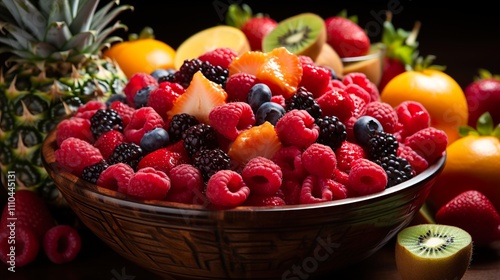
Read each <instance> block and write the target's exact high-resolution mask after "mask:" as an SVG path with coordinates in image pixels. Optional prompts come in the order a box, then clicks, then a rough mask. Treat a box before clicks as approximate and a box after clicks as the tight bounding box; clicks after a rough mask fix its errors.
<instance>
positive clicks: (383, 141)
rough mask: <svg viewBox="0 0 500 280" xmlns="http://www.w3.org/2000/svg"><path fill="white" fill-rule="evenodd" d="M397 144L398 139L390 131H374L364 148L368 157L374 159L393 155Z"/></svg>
mask: <svg viewBox="0 0 500 280" xmlns="http://www.w3.org/2000/svg"><path fill="white" fill-rule="evenodd" d="M398 146H399V143H398V140H397V139H396V137H395V136H394V135H392V134H391V133H387V132H383V131H375V132H374V133H373V135H372V136H371V137H370V138H369V139H368V143H367V146H366V150H367V153H368V157H369V158H370V159H372V160H376V159H379V158H381V157H388V156H390V155H394V156H395V155H396V152H397V150H398Z"/></svg>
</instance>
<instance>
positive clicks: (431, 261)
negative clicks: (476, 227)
mask: <svg viewBox="0 0 500 280" xmlns="http://www.w3.org/2000/svg"><path fill="white" fill-rule="evenodd" d="M472 248H473V247H472V238H471V236H470V234H469V233H468V232H466V231H465V230H463V229H461V228H458V227H454V226H449V225H442V224H420V225H415V226H410V227H407V228H405V229H403V230H402V231H400V232H399V233H398V235H397V241H396V251H395V253H396V266H397V268H398V271H399V273H400V275H401V277H402V279H403V280H409V279H419V280H426V279H461V278H462V277H463V275H464V274H465V272H466V271H467V269H468V268H469V265H470V261H471V258H472Z"/></svg>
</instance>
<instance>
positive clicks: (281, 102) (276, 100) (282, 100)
mask: <svg viewBox="0 0 500 280" xmlns="http://www.w3.org/2000/svg"><path fill="white" fill-rule="evenodd" d="M271 102H274V103H276V104H279V105H281V106H282V107H283V108H286V99H285V97H284V96H283V95H282V94H275V95H273V96H271Z"/></svg>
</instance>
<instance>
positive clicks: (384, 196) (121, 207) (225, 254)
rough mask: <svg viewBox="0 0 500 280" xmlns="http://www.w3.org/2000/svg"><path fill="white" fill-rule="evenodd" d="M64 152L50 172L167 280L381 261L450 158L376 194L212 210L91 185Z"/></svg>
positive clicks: (320, 271) (116, 244) (93, 218)
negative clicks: (70, 168)
mask: <svg viewBox="0 0 500 280" xmlns="http://www.w3.org/2000/svg"><path fill="white" fill-rule="evenodd" d="M55 148H56V142H55V133H54V132H52V133H51V134H49V136H48V137H47V138H46V140H45V142H44V144H43V160H44V166H45V167H46V169H47V171H48V173H49V175H50V176H51V177H52V178H53V180H54V181H55V183H56V185H57V187H58V188H59V190H60V191H61V193H62V194H63V196H64V198H65V199H66V200H67V202H68V204H69V206H70V207H71V208H72V210H74V212H75V213H76V215H77V216H78V217H79V218H80V219H81V221H82V222H83V223H84V224H85V225H86V226H87V227H88V228H89V229H90V230H91V231H92V232H93V233H94V234H95V235H96V236H97V237H99V238H100V239H102V240H103V241H104V242H105V243H106V244H107V245H109V246H110V247H111V248H112V249H113V250H114V251H116V252H117V253H119V254H120V255H122V256H123V257H125V258H127V259H129V260H131V261H133V262H135V263H137V264H138V265H140V266H142V267H144V268H146V269H148V270H150V271H152V272H154V273H156V274H158V275H161V276H162V277H164V278H165V279H305V278H303V277H304V276H307V277H308V279H309V277H314V276H324V275H328V274H331V275H335V274H334V271H335V270H336V269H339V268H342V267H345V266H347V265H351V264H353V263H356V262H359V261H361V260H363V259H365V258H367V257H369V256H370V255H372V254H373V253H374V252H376V251H377V250H378V249H380V248H381V247H382V246H384V245H385V244H386V243H387V242H388V241H389V240H390V239H391V238H392V237H394V235H395V234H396V233H397V232H398V231H399V230H400V229H401V228H403V227H405V226H406V225H408V224H409V222H410V221H411V220H412V218H413V217H414V215H415V214H416V213H417V211H418V210H419V208H420V207H421V206H422V204H423V203H424V201H425V200H426V198H427V196H428V194H429V191H430V188H431V186H432V184H433V183H434V181H435V179H436V177H437V176H438V174H439V173H440V172H441V171H442V169H443V167H444V163H445V157H442V158H441V159H439V160H438V161H437V162H436V163H435V164H433V165H432V166H430V167H429V168H428V169H427V170H426V171H425V172H423V173H422V174H420V175H418V176H416V177H415V178H413V179H411V180H409V181H407V182H405V183H402V184H399V185H397V186H394V187H392V188H389V189H387V190H385V191H383V192H380V193H377V194H374V195H368V196H363V197H357V198H352V199H343V200H338V201H332V202H326V203H318V204H309V205H299V206H280V207H238V208H235V209H232V210H207V209H204V208H203V207H202V206H197V205H186V204H180V203H172V202H161V201H138V200H131V199H130V198H126V197H125V196H123V195H121V194H120V193H117V192H114V191H110V190H108V189H106V188H102V187H99V186H96V185H93V184H90V183H88V182H86V181H84V180H81V179H79V178H78V177H76V176H74V175H72V174H70V173H68V172H67V171H65V170H64V169H63V168H62V167H61V166H60V165H59V164H58V163H56V162H55V159H54V150H55ZM297 272H298V274H295V273H297ZM297 277H298V278H297Z"/></svg>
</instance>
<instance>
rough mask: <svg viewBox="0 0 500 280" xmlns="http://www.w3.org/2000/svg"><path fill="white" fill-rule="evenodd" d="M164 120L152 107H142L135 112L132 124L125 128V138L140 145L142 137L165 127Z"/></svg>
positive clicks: (131, 120)
mask: <svg viewBox="0 0 500 280" xmlns="http://www.w3.org/2000/svg"><path fill="white" fill-rule="evenodd" d="M164 125H165V122H164V121H163V118H162V117H161V116H160V115H159V114H158V113H157V112H156V111H155V110H154V109H153V108H151V107H142V108H139V109H137V110H135V111H134V114H133V115H132V118H131V119H130V123H129V124H128V125H127V127H125V129H124V131H123V132H124V134H125V138H126V139H127V140H128V141H130V142H132V143H134V144H137V145H140V143H141V139H142V136H144V134H145V133H146V132H148V131H150V130H152V129H154V128H156V127H163V126H164Z"/></svg>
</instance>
